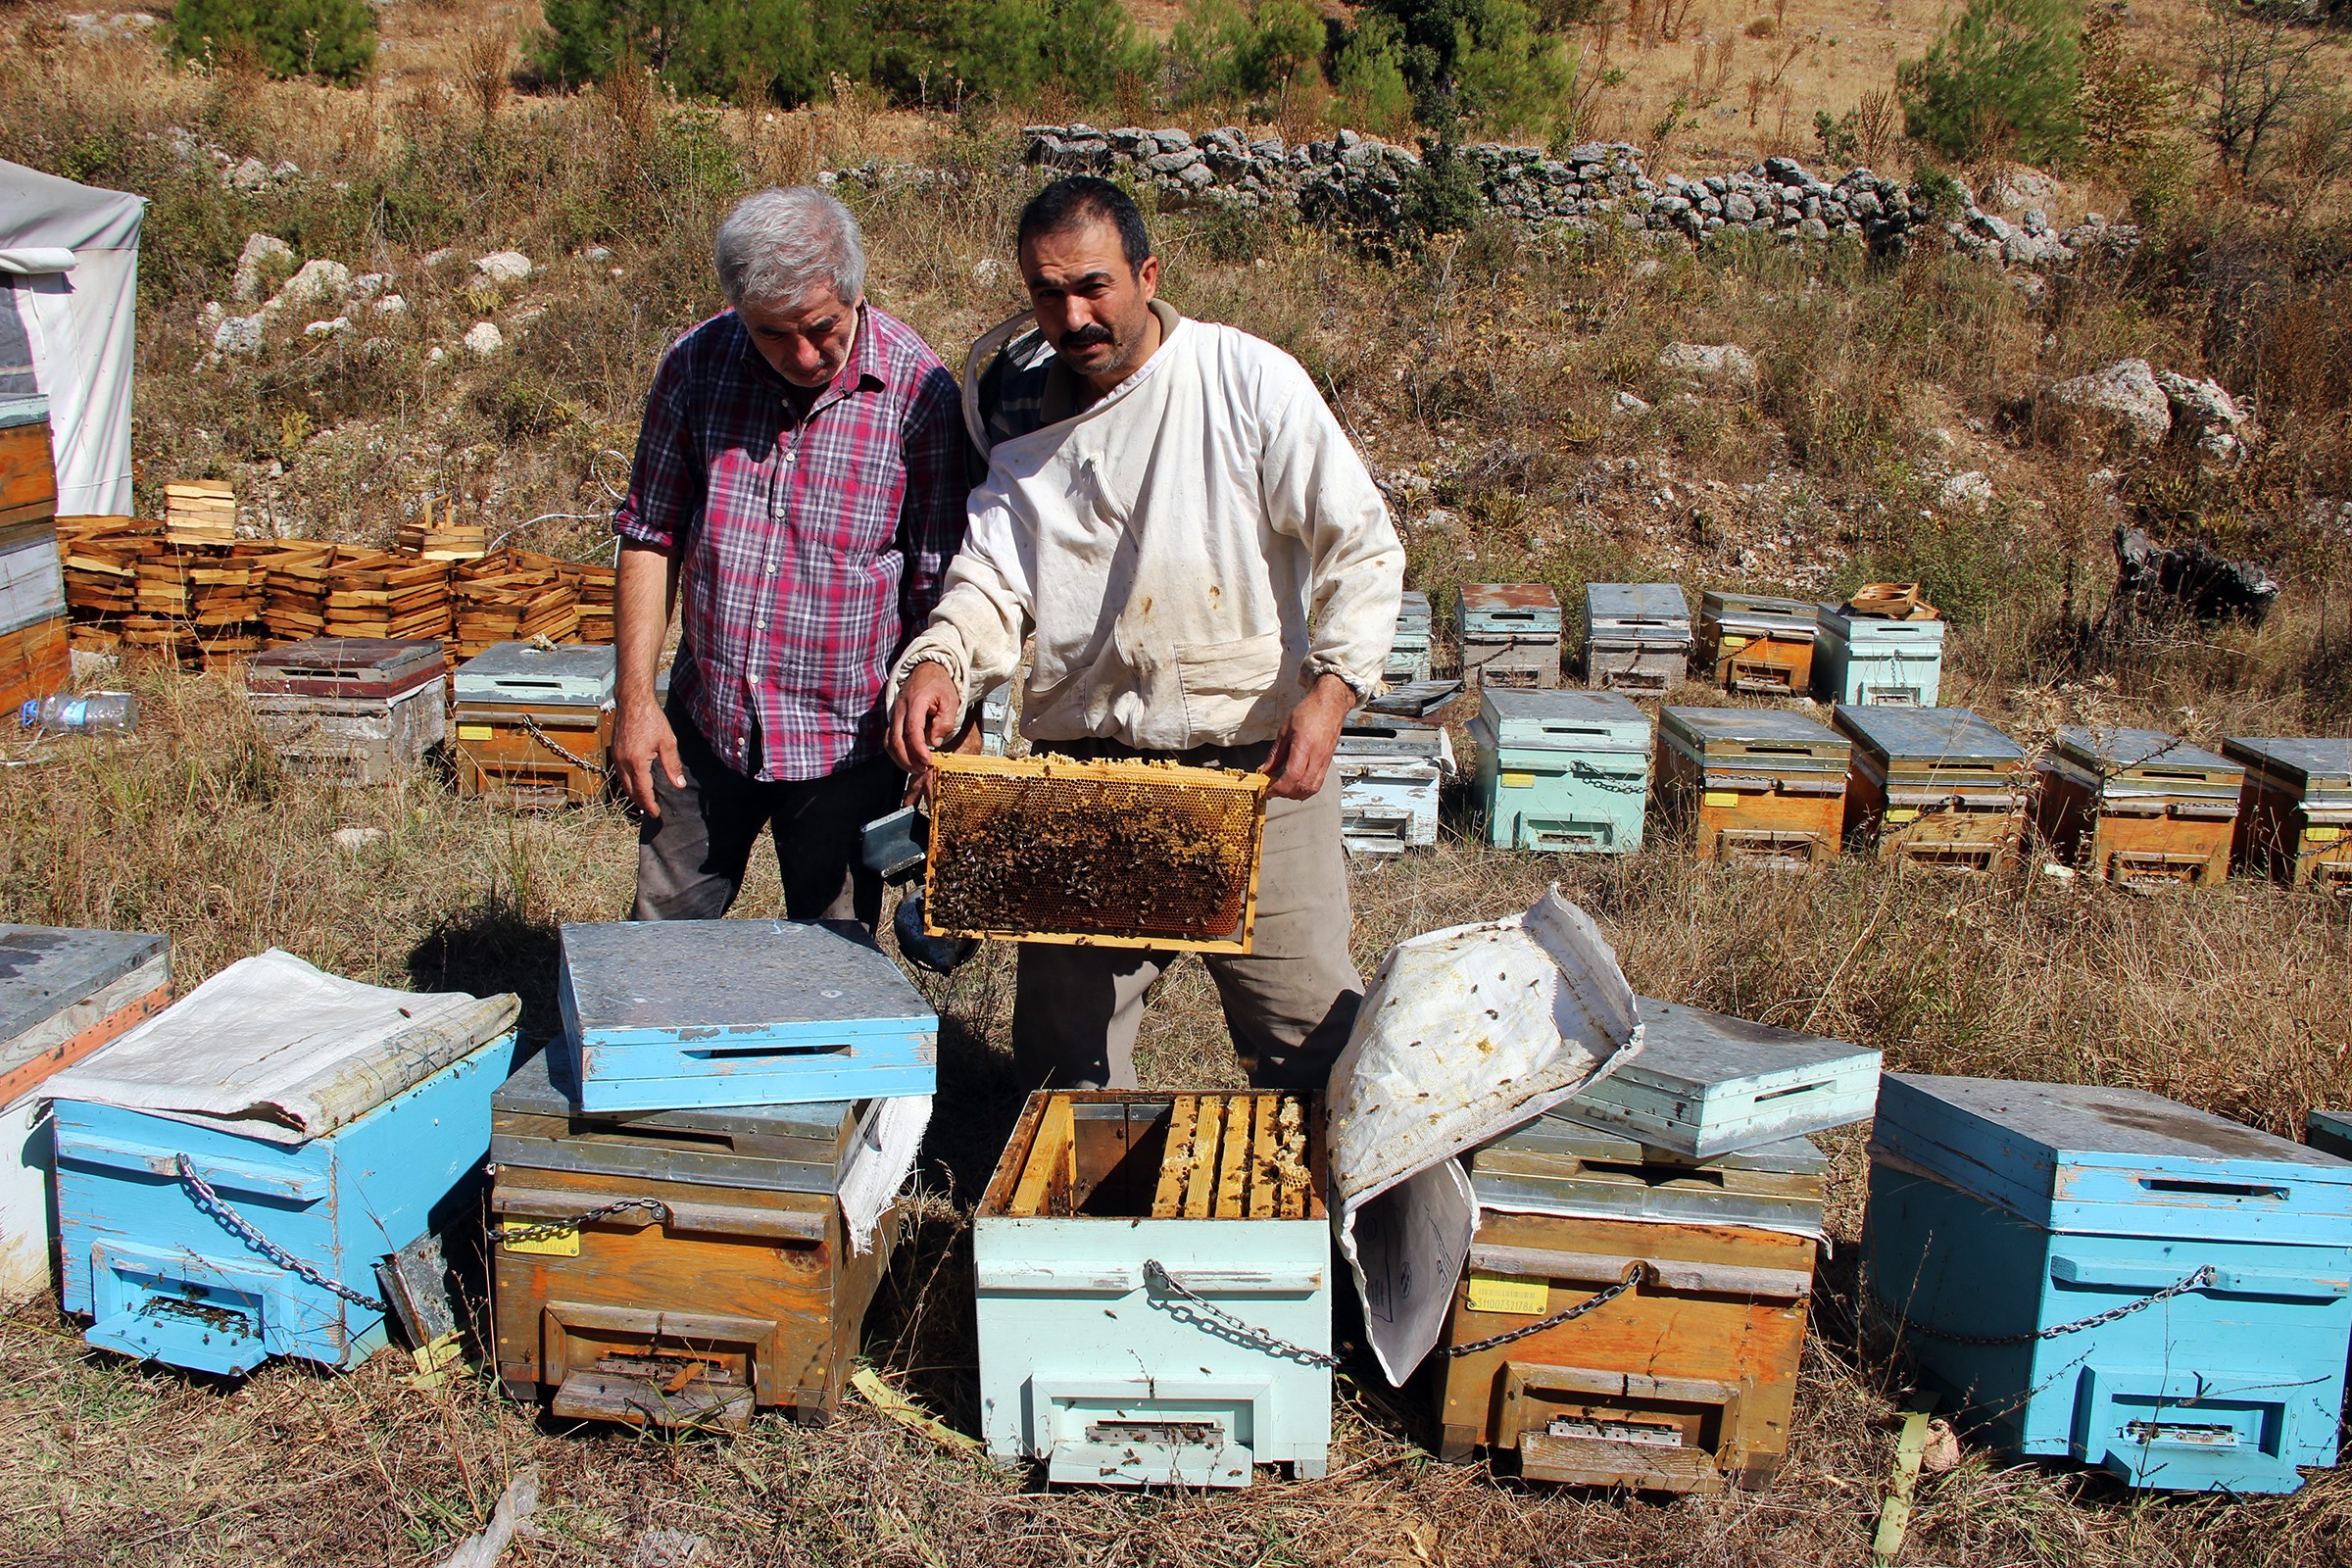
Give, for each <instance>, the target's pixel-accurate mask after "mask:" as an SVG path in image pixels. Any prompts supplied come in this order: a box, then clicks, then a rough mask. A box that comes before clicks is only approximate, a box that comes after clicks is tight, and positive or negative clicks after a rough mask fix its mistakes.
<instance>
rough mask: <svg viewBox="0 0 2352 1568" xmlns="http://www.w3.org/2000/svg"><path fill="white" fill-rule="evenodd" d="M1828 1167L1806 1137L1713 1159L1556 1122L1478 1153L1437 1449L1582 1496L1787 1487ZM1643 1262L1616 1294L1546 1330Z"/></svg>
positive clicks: (1450, 1322) (1448, 1333)
mask: <svg viewBox="0 0 2352 1568" xmlns="http://www.w3.org/2000/svg"><path fill="white" fill-rule="evenodd" d="M1827 1169H1828V1166H1827V1162H1826V1161H1825V1160H1824V1159H1823V1158H1822V1157H1821V1154H1820V1152H1818V1151H1816V1150H1815V1149H1814V1147H1813V1146H1812V1145H1811V1144H1809V1143H1807V1142H1806V1141H1805V1140H1803V1139H1801V1138H1790V1139H1786V1140H1783V1141H1781V1142H1777V1143H1772V1144H1767V1145H1765V1146H1763V1147H1761V1148H1757V1149H1752V1150H1749V1151H1746V1152H1740V1153H1735V1154H1728V1155H1724V1156H1722V1157H1719V1158H1716V1159H1713V1160H1709V1161H1706V1162H1704V1163H1699V1162H1693V1161H1686V1160H1680V1159H1677V1158H1675V1157H1674V1156H1673V1155H1670V1154H1666V1153H1663V1152H1659V1151H1657V1150H1654V1149H1648V1148H1644V1147H1643V1146H1642V1144H1640V1143H1638V1142H1636V1141H1634V1140H1632V1139H1630V1138H1625V1137H1621V1136H1618V1135H1616V1134H1612V1133H1608V1132H1603V1131H1599V1130H1596V1129H1593V1128H1589V1127H1585V1126H1582V1125H1580V1124H1578V1123H1576V1122H1574V1121H1570V1120H1567V1119H1565V1118H1562V1117H1560V1116H1557V1115H1545V1116H1539V1117H1538V1118H1536V1119H1535V1120H1534V1121H1532V1122H1530V1123H1528V1124H1527V1125H1526V1126H1524V1127H1521V1128H1520V1129H1518V1130H1517V1131H1515V1132H1513V1133H1511V1134H1509V1135H1507V1136H1505V1137H1503V1138H1500V1139H1497V1140H1496V1141H1495V1142H1494V1143H1491V1144H1488V1145H1486V1146H1485V1147H1483V1148H1481V1149H1479V1150H1477V1151H1475V1152H1473V1153H1472V1155H1471V1157H1470V1182H1471V1187H1472V1190H1473V1191H1474V1193H1475V1194H1476V1196H1477V1200H1478V1204H1479V1216H1478V1231H1477V1234H1476V1236H1475V1237H1474V1238H1473V1240H1472V1242H1471V1245H1470V1256H1469V1263H1468V1267H1467V1268H1466V1269H1465V1270H1464V1271H1463V1278H1462V1280H1461V1282H1460V1283H1459V1284H1458V1285H1457V1286H1456V1287H1455V1289H1454V1299H1453V1306H1452V1310H1451V1312H1450V1314H1449V1316H1448V1317H1447V1320H1446V1329H1445V1333H1444V1335H1443V1337H1442V1338H1441V1339H1440V1341H1439V1352H1440V1356H1441V1357H1442V1361H1441V1366H1442V1372H1441V1375H1440V1377H1439V1379H1438V1405H1439V1422H1440V1429H1441V1436H1440V1445H1439V1451H1440V1453H1441V1454H1442V1455H1443V1456H1445V1457H1446V1458H1464V1457H1467V1456H1468V1455H1469V1454H1470V1453H1471V1452H1472V1451H1474V1450H1475V1449H1477V1448H1481V1447H1483V1448H1486V1449H1488V1450H1489V1451H1490V1452H1491V1453H1493V1454H1495V1455H1496V1456H1497V1457H1500V1456H1502V1455H1506V1454H1515V1455H1516V1457H1517V1462H1518V1469H1519V1473H1520V1474H1521V1475H1522V1476H1524V1477H1526V1478H1528V1479H1530V1480H1540V1481H1552V1482H1561V1483H1566V1484H1570V1485H1575V1486H1589V1487H1625V1488H1631V1489H1633V1490H1637V1491H1660V1492H1699V1493H1706V1492H1716V1491H1720V1490H1721V1489H1722V1488H1723V1487H1724V1485H1725V1484H1726V1483H1729V1484H1731V1485H1735V1486H1740V1487H1759V1486H1762V1485H1763V1484H1765V1483H1766V1482H1767V1481H1769V1480H1771V1478H1772V1477H1773V1475H1774V1474H1775V1473H1776V1472H1777V1471H1778V1470H1779V1468H1780V1465H1781V1461H1782V1458H1783V1456H1784V1455H1785V1454H1786V1452H1787V1450H1788V1444H1789V1422H1790V1417H1791V1414H1792V1410H1793V1406H1794V1402H1795V1395H1796V1375H1797V1362H1798V1357H1799V1354H1800V1352H1801V1351H1802V1348H1803V1346H1804V1338H1805V1315H1806V1309H1807V1306H1808V1305H1809V1303H1810V1301H1811V1299H1812V1290H1813V1265H1814V1260H1815V1255H1816V1253H1817V1251H1818V1250H1819V1242H1820V1235H1821V1211H1822V1193H1823V1187H1824V1183H1825V1179H1826V1174H1827ZM1636 1270H1639V1273H1638V1276H1637V1279H1636V1283H1635V1284H1634V1285H1633V1287H1632V1288H1631V1289H1630V1290H1628V1291H1626V1292H1625V1293H1624V1294H1622V1295H1620V1296H1618V1297H1617V1298H1616V1299H1613V1300H1611V1301H1609V1302H1607V1303H1605V1304H1603V1305H1601V1306H1598V1307H1594V1308H1593V1309H1592V1310H1591V1311H1590V1312H1589V1313H1588V1314H1587V1315H1585V1316H1582V1317H1579V1318H1574V1319H1571V1320H1569V1321H1567V1322H1564V1323H1559V1324H1556V1325H1553V1326H1550V1327H1539V1326H1538V1325H1542V1324H1544V1322H1545V1320H1546V1319H1548V1318H1550V1317H1551V1316H1552V1315H1553V1314H1555V1313H1558V1312H1562V1311H1565V1310H1567V1309H1569V1308H1571V1307H1574V1306H1577V1305H1580V1304H1582V1303H1584V1302H1586V1301H1589V1300H1591V1299H1593V1297H1595V1296H1596V1295H1597V1294H1599V1293H1600V1292H1601V1291H1603V1290H1605V1289H1608V1288H1610V1287H1611V1286H1614V1285H1617V1284H1618V1283H1619V1282H1621V1281H1622V1280H1624V1279H1625V1278H1626V1276H1627V1274H1628V1273H1629V1272H1632V1271H1636ZM1530 1329H1532V1330H1533V1332H1532V1333H1523V1332H1522V1331H1526V1330H1530ZM1514 1333H1520V1334H1521V1337H1520V1338H1518V1339H1516V1340H1512V1341H1510V1342H1509V1343H1506V1344H1502V1345H1493V1344H1488V1343H1486V1342H1489V1341H1492V1340H1493V1339H1495V1338H1496V1337H1498V1336H1502V1335H1507V1334H1514ZM1473 1347H1483V1348H1473Z"/></svg>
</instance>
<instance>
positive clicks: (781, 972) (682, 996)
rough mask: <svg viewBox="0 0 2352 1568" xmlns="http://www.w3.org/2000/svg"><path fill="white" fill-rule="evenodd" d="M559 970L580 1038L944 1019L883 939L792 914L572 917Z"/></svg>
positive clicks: (785, 1041) (697, 1040) (832, 1031)
mask: <svg viewBox="0 0 2352 1568" xmlns="http://www.w3.org/2000/svg"><path fill="white" fill-rule="evenodd" d="M561 979H562V991H561V996H562V1001H563V1005H564V1025H565V1031H566V1034H567V1035H568V1037H569V1038H570V1039H571V1040H572V1041H573V1042H574V1043H579V1042H582V1041H585V1042H588V1043H589V1044H591V1045H594V1044H597V1043H603V1044H607V1045H614V1046H619V1045H628V1044H635V1043H641V1042H655V1041H660V1042H671V1041H685V1042H690V1043H692V1044H693V1045H694V1046H695V1047H696V1049H698V1050H714V1049H721V1048H722V1047H723V1048H737V1047H740V1048H746V1049H748V1048H752V1047H757V1046H760V1045H763V1044H769V1045H793V1044H808V1045H840V1044H844V1043H847V1042H849V1041H853V1040H857V1039H858V1038H861V1037H865V1036H871V1035H882V1034H887V1035H904V1034H907V1033H908V1032H915V1033H924V1032H930V1031H935V1030H936V1029H937V1028H938V1027H939V1019H938V1016H937V1015H936V1014H935V1013H933V1012H932V1010H931V1008H930V1006H929V1005H927V1004H925V1003H924V1001H923V998H922V994H921V993H920V992H918V991H916V990H915V989H914V987H913V985H912V984H910V983H909V982H908V981H907V976H906V975H905V974H904V973H903V972H902V971H901V970H900V968H899V966H898V965H897V964H895V963H893V962H892V961H891V960H890V959H889V958H888V957H887V956H884V954H883V952H882V950H881V949H880V948H878V947H875V946H873V945H872V943H871V942H866V941H859V940H858V939H856V938H854V937H851V936H847V935H844V934H843V933H841V932H839V931H835V930H831V929H828V928H827V927H825V926H822V925H817V924H811V923H804V922H796V921H790V920H655V921H635V920H613V921H602V922H589V923H586V924H578V925H566V926H564V932H563V956H562V975H561Z"/></svg>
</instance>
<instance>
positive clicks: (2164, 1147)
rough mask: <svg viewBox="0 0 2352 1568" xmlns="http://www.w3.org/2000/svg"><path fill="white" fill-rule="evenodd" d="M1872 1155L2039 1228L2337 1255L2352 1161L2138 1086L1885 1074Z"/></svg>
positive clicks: (2350, 1194) (2349, 1205)
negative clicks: (2315, 1249)
mask: <svg viewBox="0 0 2352 1568" xmlns="http://www.w3.org/2000/svg"><path fill="white" fill-rule="evenodd" d="M1871 1147H1872V1152H1873V1157H1874V1158H1878V1159H1881V1160H1887V1161H1889V1162H1891V1163H1893V1164H1895V1165H1896V1166H1897V1167H1898V1168H1903V1169H1909V1170H1914V1171H1917V1172H1920V1173H1922V1174H1924V1175H1926V1176H1929V1177H1932V1178H1933V1179H1935V1180H1937V1181H1940V1182H1944V1183H1946V1184H1948V1185H1950V1186H1953V1187H1957V1188H1959V1189H1960V1190H1962V1191H1964V1192H1967V1193H1970V1194H1973V1195H1975V1196H1976V1197H1978V1198H1980V1199H1983V1200H1984V1201H1986V1202H1989V1203H1993V1204H1996V1205H1998V1206H1999V1207H2001V1208H2005V1209H2007V1210H2009V1211H2010V1212H2011V1213H2014V1214H2017V1215H2018V1216H2020V1217H2021V1218H2023V1219H2026V1220H2029V1221H2031V1222H2032V1223H2034V1224H2036V1225H2040V1226H2043V1227H2045V1228H2047V1229H2050V1230H2059V1231H2077V1232H2088V1233H2094V1234H2123V1235H2141V1236H2184V1237H2190V1238H2197V1239H2203V1240H2211V1241H2227V1240H2245V1241H2264V1242H2277V1243H2301V1244H2316V1245H2319V1246H2324V1247H2327V1248H2341V1247H2342V1246H2343V1238H2344V1236H2345V1234H2346V1230H2345V1227H2346V1226H2347V1224H2352V1161H2347V1160H2343V1159H2339V1158H2337V1157H2336V1156H2335V1155H2333V1154H2328V1153H2325V1152H2321V1151H2319V1150H2316V1149H2311V1148H2308V1147H2306V1146H2304V1145H2302V1144H2297V1143H2294V1142H2292V1141H2290V1140H2288V1139H2284V1138H2278V1137H2275V1136H2273V1135H2272V1134H2270V1133H2266V1132H2262V1131H2260V1130H2258V1129H2256V1128H2252V1127H2248V1126H2245V1125H2244V1124H2242V1123H2239V1122H2235V1121H2231V1120H2230V1119H2229V1118H2228V1117H2226V1116H2217V1115H2214V1114H2213V1113H2211V1112H2210V1111H2203V1110H2197V1109H2195V1108H2193V1107H2191V1106H2188V1105H2183V1104H2180V1103H2178V1102H2175V1101H2171V1100H2167V1099H2165V1098H2164V1097H2163V1096H2161V1095H2152V1094H2149V1093H2147V1092H2146V1091H2145V1090H2139V1089H2114V1088H2107V1087H2104V1086H2100V1085H2093V1084H2051V1083H2031V1082H2013V1081H2010V1080H2007V1079H1993V1078H1952V1077H1937V1076H1933V1075H1929V1074H1921V1073H1888V1074H1887V1075H1886V1077H1885V1078H1884V1079H1882V1080H1881V1083H1880V1089H1879V1105H1878V1116H1877V1120H1876V1121H1875V1122H1874V1124H1873V1126H1872V1131H1871ZM2188 1266H2193V1261H2192V1262H2191V1263H2188V1264H2184V1266H2183V1269H2182V1272H2184V1273H2185V1272H2186V1271H2187V1267H2188Z"/></svg>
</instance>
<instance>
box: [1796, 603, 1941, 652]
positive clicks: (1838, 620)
mask: <svg viewBox="0 0 2352 1568" xmlns="http://www.w3.org/2000/svg"><path fill="white" fill-rule="evenodd" d="M1813 613H1814V614H1815V616H1816V617H1817V619H1818V621H1819V623H1820V626H1821V629H1822V630H1823V631H1825V632H1828V633H1829V634H1830V635H1831V636H1833V637H1837V638H1839V639H1841V640H1842V641H1844V642H1846V643H1847V644H1849V645H1850V644H1852V643H1856V642H1865V643H1940V642H1942V641H1943V628H1944V624H1945V623H1944V622H1943V620H1941V619H1940V618H1938V619H1936V620H1890V619H1888V618H1887V616H1885V615H1859V614H1855V613H1852V612H1850V611H1848V610H1846V609H1845V607H1844V606H1842V605H1816V606H1814V607H1813Z"/></svg>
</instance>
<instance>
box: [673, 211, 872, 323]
mask: <svg viewBox="0 0 2352 1568" xmlns="http://www.w3.org/2000/svg"><path fill="white" fill-rule="evenodd" d="M711 261H712V263H713V264H714V265H715V266H716V267H717V268H718V287H719V291H720V292H721V293H723V294H725V295H726V297H727V303H728V304H729V305H733V306H741V305H742V304H743V303H744V302H745V301H747V300H748V301H750V302H751V303H753V304H755V305H770V306H790V305H795V304H798V303H799V302H800V301H801V300H802V299H804V298H806V297H807V296H808V294H809V290H810V289H812V288H815V287H817V286H819V285H826V286H829V287H831V289H832V290H833V292H834V293H835V294H836V295H838V296H840V298H841V299H842V301H843V302H844V303H845V304H846V303H849V302H851V301H854V300H856V299H857V298H858V294H859V293H860V292H861V291H862V290H863V289H864V288H865V240H864V236H862V235H861V234H859V233H858V220H857V219H856V218H853V217H852V216H851V215H850V210H849V209H848V208H847V207H844V206H842V205H841V203H840V202H838V201H836V200H834V199H833V198H832V197H830V196H828V195H826V194H825V193H824V192H823V191H821V190H817V189H814V188H813V187H810V186H808V185H795V186H793V187H791V188H790V189H785V188H783V187H781V186H771V187H770V188H768V189H766V190H758V191H754V192H752V194H751V195H749V196H746V197H745V198H744V199H743V200H741V201H739V202H737V203H736V204H735V206H734V210H733V211H731V212H729V213H728V214H727V216H726V218H725V219H724V220H722V221H720V223H719V225H718V236H717V238H716V239H714V240H713V241H711Z"/></svg>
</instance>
